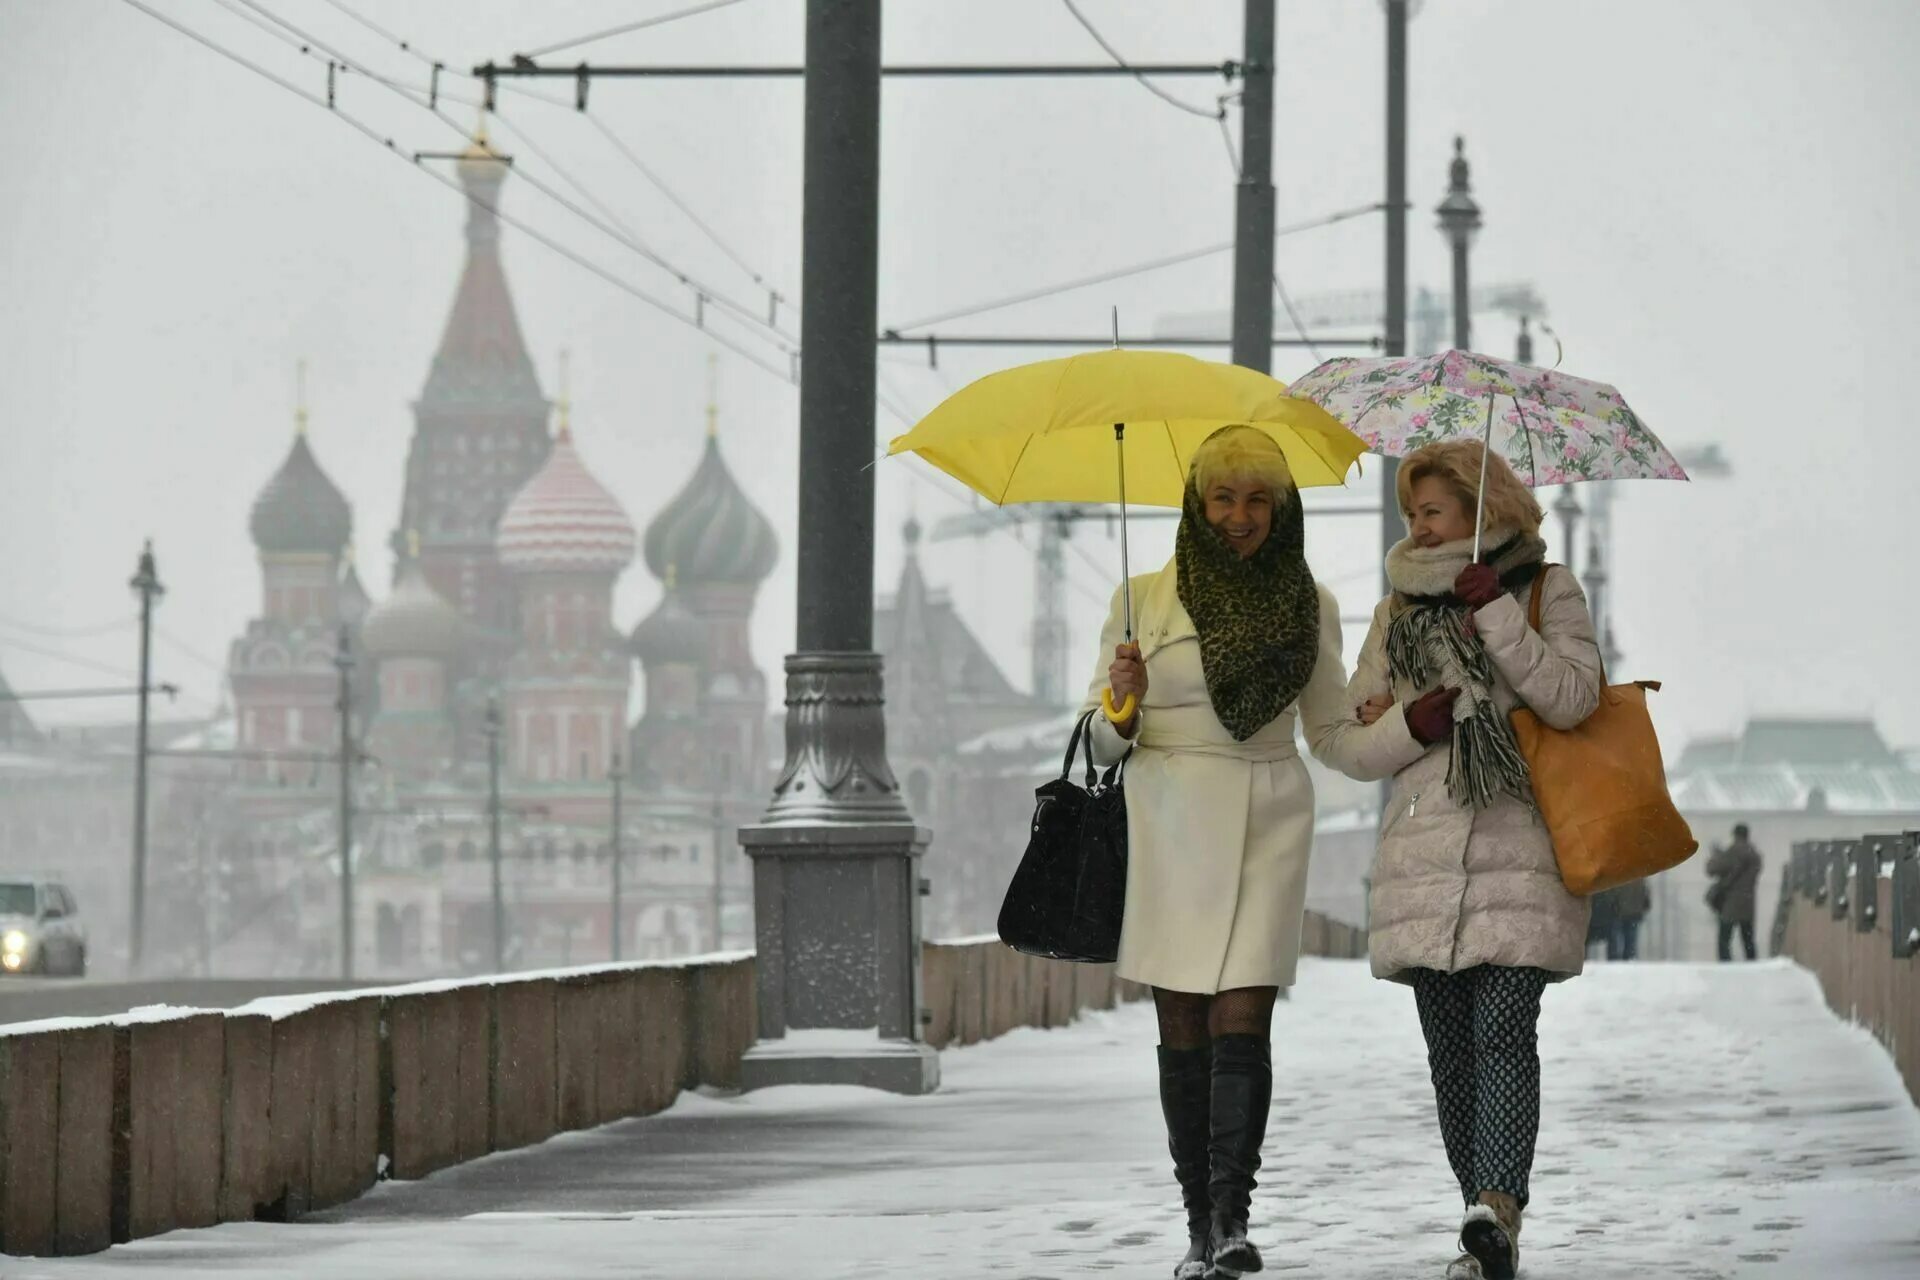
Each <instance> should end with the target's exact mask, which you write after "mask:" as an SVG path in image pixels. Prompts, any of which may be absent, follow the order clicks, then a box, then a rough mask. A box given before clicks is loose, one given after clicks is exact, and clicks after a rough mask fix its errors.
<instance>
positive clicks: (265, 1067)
mask: <svg viewBox="0 0 1920 1280" xmlns="http://www.w3.org/2000/svg"><path fill="white" fill-rule="evenodd" d="M221 1033H222V1036H223V1038H224V1039H225V1041H226V1062H225V1067H224V1076H225V1087H224V1090H223V1096H222V1098H221V1111H220V1133H221V1151H220V1201H219V1206H218V1213H219V1216H220V1221H222V1222H251V1221H252V1220H253V1218H254V1216H255V1215H256V1214H257V1213H259V1212H260V1209H261V1206H263V1205H265V1204H267V1203H268V1202H270V1201H271V1200H273V1198H274V1195H275V1193H274V1191H273V1190H272V1187H271V1174H272V1168H273V1142H272V1134H273V1123H272V1116H273V1020H272V1019H271V1018H268V1017H265V1016H262V1015H259V1014H229V1015H227V1017H226V1018H225V1019H224V1020H223V1022H222V1026H221Z"/></svg>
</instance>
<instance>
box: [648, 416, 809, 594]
mask: <svg viewBox="0 0 1920 1280" xmlns="http://www.w3.org/2000/svg"><path fill="white" fill-rule="evenodd" d="M646 555H647V568H649V569H651V570H652V571H653V575H654V576H655V577H656V578H661V579H664V578H665V577H666V573H667V568H668V566H669V565H672V566H677V568H678V570H679V581H680V584H681V585H682V586H688V587H703V586H718V585H738V586H754V585H757V584H758V583H760V582H761V581H763V580H764V579H765V578H766V576H767V575H768V574H769V573H772V572H773V565H774V561H775V560H777V559H778V558H779V555H780V543H779V540H778V539H777V538H776V537H775V536H774V532H773V525H772V524H770V523H769V522H768V520H767V518H766V517H765V516H764V515H762V514H760V510H759V508H757V507H755V506H754V505H753V502H752V500H751V499H749V498H748V497H747V495H746V493H745V492H744V491H743V490H742V489H741V488H740V486H739V484H738V483H737V482H735V480H734V478H733V473H732V472H731V471H729V470H728V469H727V464H726V462H725V461H724V460H723V459H722V458H721V457H720V442H719V440H718V439H716V438H715V437H714V436H713V435H712V434H709V435H708V437H707V449H706V452H705V453H704V454H703V455H702V456H701V458H700V465H699V466H698V467H696V468H694V472H693V478H692V479H691V480H689V481H687V485H686V487H685V488H684V489H682V490H680V492H679V494H678V495H677V496H676V497H675V498H674V499H673V501H672V502H669V503H668V504H667V505H666V507H665V508H664V509H663V510H662V511H661V512H660V514H659V515H658V516H656V517H654V520H653V523H652V524H650V525H648V526H647V538H646Z"/></svg>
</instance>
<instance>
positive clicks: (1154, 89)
mask: <svg viewBox="0 0 1920 1280" xmlns="http://www.w3.org/2000/svg"><path fill="white" fill-rule="evenodd" d="M1060 3H1062V4H1064V5H1066V6H1067V12H1068V13H1071V14H1072V15H1073V17H1074V20H1075V21H1076V22H1078V23H1079V24H1080V25H1081V26H1083V27H1085V28H1086V29H1087V34H1088V35H1090V36H1092V37H1093V39H1094V43H1096V44H1098V45H1099V46H1100V47H1101V48H1102V49H1105V50H1106V51H1107V56H1108V57H1109V58H1112V59H1113V61H1114V65H1115V66H1118V67H1123V68H1125V69H1126V70H1128V71H1133V78H1134V79H1135V80H1138V81H1139V82H1140V85H1141V87H1142V88H1144V89H1146V90H1147V91H1148V92H1149V93H1151V94H1153V96H1154V97H1156V98H1159V99H1160V100H1161V101H1162V102H1165V103H1167V104H1168V105H1169V106H1174V107H1178V108H1179V109H1180V110H1182V111H1184V112H1186V113H1187V114H1188V115H1194V116H1200V117H1201V118H1203V119H1207V120H1220V119H1224V118H1225V117H1226V114H1227V107H1226V100H1225V99H1224V98H1222V99H1221V101H1220V103H1219V105H1218V106H1217V107H1216V108H1215V109H1214V110H1212V111H1208V110H1207V109H1206V108H1204V107H1196V106H1194V105H1193V104H1192V103H1190V102H1183V101H1181V100H1180V99H1179V98H1176V97H1174V96H1173V95H1172V94H1170V93H1168V92H1167V91H1166V90H1165V89H1162V88H1161V87H1160V86H1159V85H1157V84H1155V83H1154V82H1153V81H1151V80H1149V79H1147V77H1146V76H1145V75H1144V74H1142V73H1141V72H1139V71H1134V70H1133V64H1132V63H1130V62H1128V61H1127V60H1126V58H1125V57H1124V56H1122V54H1121V53H1120V51H1119V50H1118V49H1116V48H1114V46H1113V44H1112V42H1111V41H1109V40H1108V39H1107V38H1106V37H1105V36H1103V35H1101V34H1100V29H1099V28H1098V27H1096V26H1094V25H1093V23H1092V22H1091V21H1089V20H1088V18H1087V15H1086V14H1084V13H1082V12H1080V6H1079V5H1076V4H1075V3H1074V2H1073V0H1060Z"/></svg>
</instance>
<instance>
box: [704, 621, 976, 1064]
mask: <svg viewBox="0 0 1920 1280" xmlns="http://www.w3.org/2000/svg"><path fill="white" fill-rule="evenodd" d="M881 713H882V699H881V680H880V658H879V656H878V655H876V654H872V653H810V654H795V655H793V656H791V657H789V658H788V659H787V763H786V768H785V769H784V770H783V771H782V773H781V777H780V781H779V784H778V785H777V786H776V787H775V789H774V801H773V805H772V807H771V808H770V809H769V810H768V812H767V816H766V819H765V820H764V821H763V822H762V823H761V824H760V825H758V826H753V827H743V828H742V829H741V831H740V843H741V846H742V847H743V848H744V849H745V850H746V853H747V855H748V856H749V857H751V858H752V859H753V905H754V932H755V935H756V937H755V944H756V945H755V949H756V952H757V963H756V971H757V976H756V996H757V1001H758V1022H759V1039H758V1040H757V1041H756V1042H755V1044H754V1046H753V1047H752V1048H751V1049H750V1050H748V1052H747V1055H746V1058H745V1060H744V1061H743V1062H742V1063H741V1079H742V1084H743V1085H744V1086H745V1087H746V1088H749V1089H756V1088H762V1087H765V1086H767V1085H776V1084H861V1085H869V1086H872V1087H874V1088H880V1089H891V1090H893V1091H894V1092H896V1093H916V1094H917V1093H927V1092H930V1091H931V1090H933V1089H935V1088H937V1087H938V1086H939V1083H940V1059H939V1055H938V1054H937V1053H935V1052H934V1050H933V1049H931V1048H930V1047H928V1046H927V1045H926V1044H924V1043H922V1042H921V1040H920V897H921V892H922V882H921V880H920V875H919V862H920V858H921V855H922V854H924V853H925V851H926V847H927V840H928V836H929V833H928V831H927V830H926V829H925V828H924V827H920V826H916V825H915V824H914V822H913V819H912V817H911V816H910V815H909V814H908V813H907V809H906V805H905V804H904V803H902V801H901V799H900V787H899V784H898V783H897V782H895V781H894V777H893V772H892V770H891V769H889V768H888V767H887V762H886V725H885V722H884V720H883V719H882V714H881Z"/></svg>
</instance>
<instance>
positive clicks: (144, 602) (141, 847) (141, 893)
mask: <svg viewBox="0 0 1920 1280" xmlns="http://www.w3.org/2000/svg"><path fill="white" fill-rule="evenodd" d="M127 585H128V586H130V587H132V588H133V590H134V592H135V594H137V595H138V596H139V597H140V721H139V728H138V729H137V730H136V734H137V736H136V738H135V741H134V748H133V886H132V889H133V894H132V903H131V907H130V913H131V916H132V920H131V927H130V929H129V931H128V934H127V972H128V973H129V974H130V975H131V974H135V973H138V972H139V970H140V961H141V952H142V951H143V950H144V949H145V946H146V936H147V730H148V726H147V698H148V695H149V694H150V693H152V691H153V602H154V601H156V600H158V599H159V598H160V597H161V596H163V595H165V594H166V593H167V589H166V588H165V587H163V586H161V585H160V570H159V568H158V567H157V566H156V565H155V564H154V560H153V539H152V538H148V539H147V542H146V545H145V546H144V547H143V548H141V551H140V563H139V565H138V566H137V568H136V570H135V572H134V575H133V579H132V581H130V582H128V583H127Z"/></svg>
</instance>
